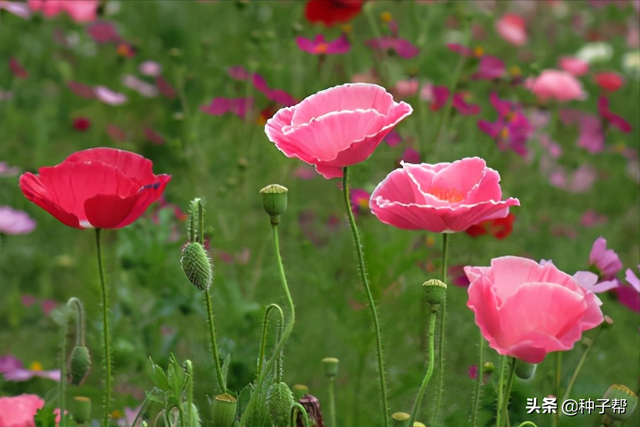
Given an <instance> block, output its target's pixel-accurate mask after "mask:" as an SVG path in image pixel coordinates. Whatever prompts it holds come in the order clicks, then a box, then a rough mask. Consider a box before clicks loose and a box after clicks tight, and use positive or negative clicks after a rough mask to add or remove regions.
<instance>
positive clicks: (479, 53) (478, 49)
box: [473, 46, 484, 58]
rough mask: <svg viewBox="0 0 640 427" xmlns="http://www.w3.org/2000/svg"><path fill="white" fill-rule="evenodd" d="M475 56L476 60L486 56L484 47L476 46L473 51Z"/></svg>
mask: <svg viewBox="0 0 640 427" xmlns="http://www.w3.org/2000/svg"><path fill="white" fill-rule="evenodd" d="M473 54H474V55H475V57H476V58H480V57H481V56H482V55H483V54H484V49H483V48H482V46H476V48H475V49H473Z"/></svg>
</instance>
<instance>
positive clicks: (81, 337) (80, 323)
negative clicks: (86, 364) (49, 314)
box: [67, 297, 85, 347]
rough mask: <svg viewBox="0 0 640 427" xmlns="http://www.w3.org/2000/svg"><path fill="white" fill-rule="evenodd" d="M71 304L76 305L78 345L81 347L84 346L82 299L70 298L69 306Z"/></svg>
mask: <svg viewBox="0 0 640 427" xmlns="http://www.w3.org/2000/svg"><path fill="white" fill-rule="evenodd" d="M71 304H73V305H75V306H76V311H75V314H76V316H75V317H76V345H77V346H79V347H84V346H85V342H84V307H83V306H82V303H81V302H80V300H79V299H78V298H76V297H71V298H69V301H68V302H67V307H69V306H70V305H71Z"/></svg>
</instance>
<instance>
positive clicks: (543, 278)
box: [465, 256, 604, 363]
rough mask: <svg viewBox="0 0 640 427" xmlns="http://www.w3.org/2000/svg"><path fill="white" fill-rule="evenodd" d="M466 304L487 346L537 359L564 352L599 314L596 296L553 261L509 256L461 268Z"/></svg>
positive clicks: (595, 322)
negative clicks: (487, 264) (465, 281)
mask: <svg viewBox="0 0 640 427" xmlns="http://www.w3.org/2000/svg"><path fill="white" fill-rule="evenodd" d="M465 273H466V275H467V277H468V278H469V281H470V282H471V284H470V285H469V289H468V292H469V300H468V302H467V307H469V308H470V309H471V310H472V311H473V312H474V314H475V322H476V325H478V327H479V328H480V331H481V332H482V336H483V337H484V338H485V339H486V340H487V341H488V342H489V346H490V347H491V348H493V349H494V350H496V351H497V352H498V353H499V354H501V355H508V356H512V357H516V358H518V359H521V360H524V361H525V362H528V363H540V362H542V361H543V360H544V358H545V356H546V355H547V353H550V352H553V351H566V350H570V349H571V348H573V345H574V344H575V343H576V342H577V341H578V340H580V338H581V335H582V332H583V331H586V330H589V329H592V328H595V327H596V326H598V325H599V324H601V323H602V321H603V320H604V317H603V315H602V311H601V310H600V307H599V300H598V298H597V297H596V296H595V295H594V294H593V293H592V292H589V291H587V290H585V289H584V288H583V287H581V286H580V285H579V284H578V283H577V282H576V281H575V279H573V278H572V277H571V276H569V275H568V274H566V273H564V272H562V271H560V270H558V269H557V268H556V267H555V266H554V265H553V264H547V265H544V266H543V265H540V264H538V263H537V262H535V261H532V260H530V259H526V258H520V257H515V256H505V257H501V258H494V259H492V260H491V266H490V267H471V266H468V267H465Z"/></svg>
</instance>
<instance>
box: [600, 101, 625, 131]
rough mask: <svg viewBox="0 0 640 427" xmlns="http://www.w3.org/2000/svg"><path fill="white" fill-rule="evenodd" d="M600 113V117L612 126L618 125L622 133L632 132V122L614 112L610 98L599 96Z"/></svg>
mask: <svg viewBox="0 0 640 427" xmlns="http://www.w3.org/2000/svg"><path fill="white" fill-rule="evenodd" d="M598 114H600V117H602V119H603V120H604V121H605V122H606V123H607V124H608V125H611V126H614V127H617V128H618V129H619V130H620V132H622V133H629V132H631V130H632V128H631V124H630V123H629V122H628V121H626V120H625V119H623V118H622V117H620V116H618V115H617V114H614V113H612V112H611V110H609V98H607V97H606V96H601V97H600V98H598Z"/></svg>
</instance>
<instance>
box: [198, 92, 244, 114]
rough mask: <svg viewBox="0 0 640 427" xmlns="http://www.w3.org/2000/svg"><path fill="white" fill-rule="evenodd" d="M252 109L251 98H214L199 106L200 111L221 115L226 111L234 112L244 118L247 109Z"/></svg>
mask: <svg viewBox="0 0 640 427" xmlns="http://www.w3.org/2000/svg"><path fill="white" fill-rule="evenodd" d="M252 109H253V98H251V97H248V98H222V97H221V98H215V99H214V100H213V101H211V103H210V104H209V105H203V106H201V107H200V111H202V112H204V113H207V114H211V115H213V116H222V115H224V114H226V113H231V114H235V115H236V116H238V117H240V118H241V119H244V118H245V116H246V115H247V111H251V110H252Z"/></svg>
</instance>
